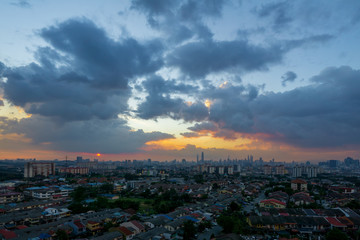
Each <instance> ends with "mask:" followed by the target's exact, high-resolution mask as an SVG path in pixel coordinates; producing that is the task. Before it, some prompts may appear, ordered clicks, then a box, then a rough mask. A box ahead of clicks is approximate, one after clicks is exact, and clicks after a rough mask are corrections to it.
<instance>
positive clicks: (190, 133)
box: [180, 132, 202, 138]
mask: <svg viewBox="0 0 360 240" xmlns="http://www.w3.org/2000/svg"><path fill="white" fill-rule="evenodd" d="M180 135H181V136H184V137H186V138H197V137H201V136H202V135H201V134H199V133H197V132H185V133H180Z"/></svg>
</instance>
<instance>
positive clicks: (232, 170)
mask: <svg viewBox="0 0 360 240" xmlns="http://www.w3.org/2000/svg"><path fill="white" fill-rule="evenodd" d="M227 174H229V175H233V174H234V168H233V166H228V167H227Z"/></svg>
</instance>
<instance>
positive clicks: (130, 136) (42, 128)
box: [0, 116, 173, 154]
mask: <svg viewBox="0 0 360 240" xmlns="http://www.w3.org/2000/svg"><path fill="white" fill-rule="evenodd" d="M0 129H4V131H3V132H2V134H4V135H6V134H14V133H15V134H21V135H22V138H24V137H25V138H28V139H31V144H33V145H35V146H40V147H41V148H43V149H49V150H58V151H72V152H91V153H96V152H102V153H108V154H112V153H114V154H115V153H132V152H137V151H140V148H141V147H143V146H144V144H145V143H146V142H148V141H154V140H159V139H166V138H173V136H172V135H170V134H165V133H161V132H150V133H145V132H144V131H142V130H137V131H130V130H131V129H130V128H129V127H127V126H126V122H125V121H124V120H121V119H113V120H98V119H94V120H90V121H75V122H67V123H65V124H63V125H57V124H55V123H53V122H51V121H49V120H48V119H47V118H46V117H40V116H38V117H31V118H24V119H21V120H19V121H17V120H11V119H6V118H2V119H0Z"/></svg>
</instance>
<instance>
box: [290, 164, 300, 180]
mask: <svg viewBox="0 0 360 240" xmlns="http://www.w3.org/2000/svg"><path fill="white" fill-rule="evenodd" d="M301 175H302V168H301V166H298V165H296V166H295V167H293V172H292V176H293V177H295V178H296V177H301Z"/></svg>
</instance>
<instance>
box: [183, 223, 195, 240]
mask: <svg viewBox="0 0 360 240" xmlns="http://www.w3.org/2000/svg"><path fill="white" fill-rule="evenodd" d="M195 234H196V228H195V226H194V223H193V222H192V221H187V222H185V223H184V237H183V239H184V240H190V239H193V238H194V237H195Z"/></svg>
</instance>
